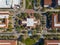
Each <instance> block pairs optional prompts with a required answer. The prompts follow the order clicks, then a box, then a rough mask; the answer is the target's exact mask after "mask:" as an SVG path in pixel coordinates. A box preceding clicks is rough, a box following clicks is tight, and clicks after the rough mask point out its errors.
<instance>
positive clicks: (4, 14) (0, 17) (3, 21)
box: [0, 11, 9, 28]
mask: <svg viewBox="0 0 60 45" xmlns="http://www.w3.org/2000/svg"><path fill="white" fill-rule="evenodd" d="M8 18H9V11H0V28H7V27H8V23H9V20H8Z"/></svg>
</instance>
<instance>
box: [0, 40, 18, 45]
mask: <svg viewBox="0 0 60 45" xmlns="http://www.w3.org/2000/svg"><path fill="white" fill-rule="evenodd" d="M0 45H17V40H0Z"/></svg>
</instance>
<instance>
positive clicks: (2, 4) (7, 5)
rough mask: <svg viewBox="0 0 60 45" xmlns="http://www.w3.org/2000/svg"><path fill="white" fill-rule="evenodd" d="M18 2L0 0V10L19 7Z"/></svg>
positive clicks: (15, 0) (16, 0) (17, 0)
mask: <svg viewBox="0 0 60 45" xmlns="http://www.w3.org/2000/svg"><path fill="white" fill-rule="evenodd" d="M19 4H20V0H0V8H11V7H12V8H13V7H14V6H15V5H19Z"/></svg>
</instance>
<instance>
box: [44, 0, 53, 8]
mask: <svg viewBox="0 0 60 45" xmlns="http://www.w3.org/2000/svg"><path fill="white" fill-rule="evenodd" d="M51 4H52V0H44V7H48V6H50V5H51Z"/></svg>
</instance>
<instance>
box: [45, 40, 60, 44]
mask: <svg viewBox="0 0 60 45" xmlns="http://www.w3.org/2000/svg"><path fill="white" fill-rule="evenodd" d="M44 45H60V40H45V41H44Z"/></svg>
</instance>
